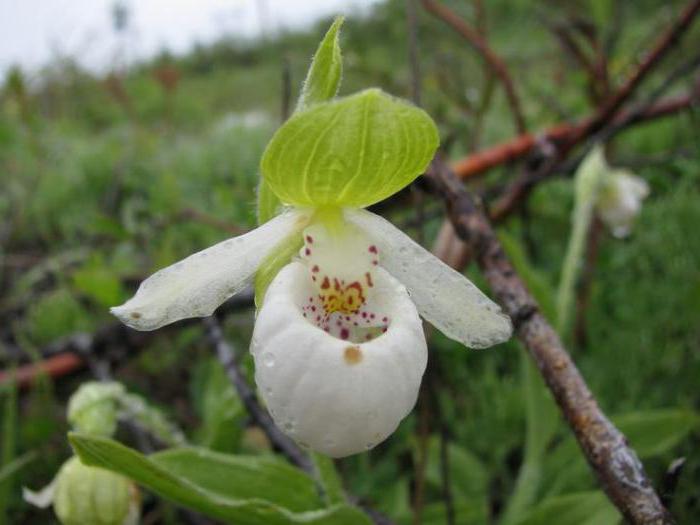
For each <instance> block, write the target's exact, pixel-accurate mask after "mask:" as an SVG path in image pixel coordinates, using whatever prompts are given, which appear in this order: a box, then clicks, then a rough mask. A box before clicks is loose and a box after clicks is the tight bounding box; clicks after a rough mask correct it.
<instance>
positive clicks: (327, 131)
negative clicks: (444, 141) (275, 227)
mask: <svg viewBox="0 0 700 525" xmlns="http://www.w3.org/2000/svg"><path fill="white" fill-rule="evenodd" d="M437 146H438V133H437V129H436V127H435V124H434V123H433V121H432V120H431V118H430V117H429V116H428V114H427V113H425V112H424V111H423V110H421V109H419V108H417V107H415V106H412V105H411V104H409V103H407V102H404V101H401V100H399V99H396V98H393V97H391V96H389V95H387V94H386V93H383V92H382V91H381V90H379V89H368V90H366V91H362V92H360V93H357V94H355V95H352V96H350V97H346V98H342V99H338V100H336V101H333V102H326V103H323V104H318V105H316V106H314V107H312V108H311V109H309V110H306V111H303V112H300V113H296V114H295V115H294V116H292V117H291V118H290V119H289V120H288V121H287V122H286V123H285V124H284V125H283V126H282V127H281V128H280V129H279V130H277V133H275V135H274V136H273V137H272V140H271V141H270V143H269V144H268V146H267V149H266V150H265V153H264V154H263V158H262V162H261V168H262V175H263V177H264V178H265V180H266V182H267V184H269V186H270V188H271V189H272V191H274V192H275V194H276V195H277V196H278V197H279V198H280V199H281V200H282V202H285V203H289V204H293V205H295V206H302V207H337V206H341V207H342V206H347V207H357V208H362V207H366V206H369V205H370V204H374V203H375V202H378V201H380V200H382V199H385V198H386V197H388V196H390V195H392V194H394V193H396V192H397V191H399V190H400V189H401V188H403V187H405V186H406V185H408V184H410V183H411V182H412V181H413V180H414V179H415V178H416V177H417V176H418V175H420V174H421V173H422V172H423V171H424V170H425V168H426V166H427V165H428V163H429V162H430V160H431V159H432V157H433V154H434V153H435V150H436V148H437Z"/></svg>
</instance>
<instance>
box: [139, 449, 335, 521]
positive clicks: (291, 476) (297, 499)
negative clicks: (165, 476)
mask: <svg viewBox="0 0 700 525" xmlns="http://www.w3.org/2000/svg"><path fill="white" fill-rule="evenodd" d="M149 458H150V460H151V461H153V462H154V463H156V464H157V465H159V466H161V467H163V468H165V469H166V470H167V471H168V472H170V473H171V474H174V475H176V476H179V477H181V478H185V479H187V480H188V481H190V482H191V483H194V484H195V485H197V486H198V487H201V488H203V489H206V490H208V491H210V492H212V493H214V494H218V495H221V496H223V497H226V498H231V499H257V498H260V499H264V500H266V501H269V502H271V503H275V504H277V505H280V506H283V507H285V508H287V509H289V510H292V511H295V512H303V511H305V510H312V509H316V508H318V507H320V506H321V505H322V503H321V500H320V499H319V497H318V491H317V490H316V485H315V483H314V481H313V479H311V477H309V476H308V475H306V474H305V473H304V472H302V471H301V470H299V469H297V468H294V467H292V466H290V465H289V464H287V463H286V462H284V461H282V460H279V459H277V458H275V457H273V456H270V457H264V456H241V455H233V454H222V453H220V452H212V451H209V450H206V449H203V448H174V449H169V450H166V451H164V452H158V453H156V454H152V455H151V456H150V457H149Z"/></svg>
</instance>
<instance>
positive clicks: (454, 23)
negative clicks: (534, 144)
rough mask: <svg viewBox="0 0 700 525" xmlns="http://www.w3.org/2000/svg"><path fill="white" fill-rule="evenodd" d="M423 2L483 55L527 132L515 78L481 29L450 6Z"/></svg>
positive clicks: (520, 127)
mask: <svg viewBox="0 0 700 525" xmlns="http://www.w3.org/2000/svg"><path fill="white" fill-rule="evenodd" d="M422 3H423V7H424V8H425V9H426V10H427V11H428V12H430V13H432V14H433V15H435V16H436V17H438V18H440V19H441V20H442V21H444V22H445V23H446V24H447V25H449V26H450V27H452V29H454V30H455V31H456V32H457V33H459V34H460V35H461V36H462V37H464V39H465V40H466V41H467V42H469V43H470V44H471V45H472V47H474V48H475V49H476V50H477V51H478V52H479V54H480V55H481V56H482V57H483V59H484V60H485V61H486V63H487V64H488V66H489V67H490V68H491V70H493V72H494V74H495V75H496V76H497V77H498V78H499V79H500V81H501V84H503V89H504V91H505V93H506V98H507V99H508V104H509V105H510V108H511V112H512V113H513V119H514V122H515V127H516V129H517V131H518V133H525V131H526V130H527V125H526V124H525V117H524V115H523V110H522V106H521V104H520V99H519V98H518V95H517V93H516V90H515V84H514V83H513V79H512V78H511V77H510V74H509V73H508V67H507V66H506V63H505V62H504V61H503V59H502V58H501V57H500V56H498V55H497V54H496V53H495V52H494V51H493V50H492V49H491V47H490V46H489V45H488V43H487V42H486V40H485V39H484V38H483V36H482V35H481V34H480V32H479V31H477V30H475V29H474V28H472V27H471V26H470V25H469V24H468V23H467V22H465V21H464V20H463V19H462V18H461V17H459V16H458V15H457V14H456V13H455V12H454V11H452V10H451V9H450V8H449V7H447V6H445V5H443V4H441V3H440V2H437V1H436V0H422Z"/></svg>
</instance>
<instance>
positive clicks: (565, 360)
mask: <svg viewBox="0 0 700 525" xmlns="http://www.w3.org/2000/svg"><path fill="white" fill-rule="evenodd" d="M426 178H427V179H428V181H429V182H430V183H431V184H432V186H433V187H434V188H435V190H436V191H437V192H438V193H439V194H440V195H441V196H442V198H443V199H444V200H445V202H446V205H447V208H448V212H449V214H450V218H451V220H452V223H453V225H454V227H455V230H456V232H457V234H458V235H459V237H460V238H462V239H463V240H464V241H465V242H468V243H469V244H470V245H471V246H472V247H473V249H474V253H475V257H476V260H477V262H478V264H479V266H480V267H481V269H482V271H483V273H484V276H485V278H486V280H487V281H488V283H489V285H490V286H491V290H492V292H493V294H494V296H495V297H496V299H497V301H498V302H499V303H500V304H501V306H502V307H503V308H504V310H505V312H506V313H507V314H508V315H509V316H510V317H511V319H512V320H513V324H514V326H515V331H516V335H517V337H518V338H519V339H520V341H521V342H522V343H523V345H524V346H525V347H526V348H527V350H528V352H529V353H530V355H531V356H532V358H533V359H534V361H535V363H536V364H537V367H538V368H539V370H540V373H541V374H542V376H543V377H544V379H545V381H546V383H547V386H548V387H549V389H550V390H551V392H552V395H553V396H554V398H555V400H556V401H557V403H558V405H559V408H560V409H561V411H562V413H563V414H564V416H565V418H566V420H567V421H568V423H569V426H570V427H571V429H572V430H573V432H574V434H575V436H576V439H577V440H578V442H579V445H580V446H581V449H582V450H583V452H584V455H585V456H586V459H587V460H588V463H589V464H590V466H591V467H592V469H593V471H594V472H595V474H596V476H597V478H598V480H599V481H600V483H601V485H602V488H603V490H604V491H605V493H606V494H607V495H608V497H609V498H610V500H611V501H612V502H613V503H614V504H615V506H616V507H617V508H618V509H619V510H620V512H621V513H622V515H623V516H624V517H625V518H626V519H627V520H629V521H630V522H631V523H633V524H649V523H658V524H670V523H673V519H672V518H671V516H670V514H669V512H668V511H667V510H666V509H665V508H664V506H663V504H662V503H661V500H660V499H659V496H658V495H657V494H656V492H655V491H654V489H653V487H652V485H651V483H650V482H649V479H648V478H647V476H646V474H645V472H644V468H643V466H642V464H641V462H640V461H639V459H638V457H637V455H636V453H635V452H634V450H632V449H631V448H630V447H629V446H628V444H627V440H626V439H625V437H624V435H623V434H622V433H621V432H620V431H619V430H618V429H617V428H616V427H615V426H614V425H613V424H612V423H611V422H610V420H609V419H608V418H607V417H606V416H605V414H604V413H603V412H602V410H601V409H600V407H599V406H598V403H597V401H596V400H595V398H594V396H593V393H592V392H591V391H590V389H589V388H588V386H587V385H586V382H585V380H584V379H583V377H582V376H581V374H580V372H579V371H578V369H577V368H576V365H575V364H574V362H573V361H572V360H571V357H570V356H569V354H568V353H567V352H566V350H565V349H564V347H563V345H562V343H561V341H560V339H559V337H558V335H557V334H556V332H555V331H554V329H553V328H552V327H551V325H549V323H548V322H547V320H546V319H545V318H544V317H543V316H542V314H541V313H540V312H539V308H538V305H537V303H536V301H535V299H534V298H533V297H532V296H531V295H530V293H529V292H528V290H527V288H526V287H525V285H524V284H523V282H522V281H521V279H520V278H519V277H518V275H517V273H516V272H515V269H514V268H513V266H512V264H511V263H510V261H509V260H508V258H507V256H506V255H505V252H504V251H503V248H502V247H501V245H500V242H499V241H498V239H497V237H496V234H495V232H494V231H493V228H492V227H491V225H490V223H489V221H488V219H487V218H486V216H485V215H484V214H483V212H482V211H481V210H480V209H479V208H477V206H476V205H475V204H474V202H473V201H472V198H471V196H470V195H469V194H468V193H467V191H466V189H465V188H464V187H463V186H462V185H461V184H460V183H459V181H458V180H457V178H456V177H455V175H454V173H452V172H451V170H450V169H449V167H448V166H447V165H446V164H445V163H444V162H442V161H441V160H440V159H439V158H438V159H436V160H435V161H434V162H433V164H432V166H431V169H430V170H429V172H428V173H427V174H426Z"/></svg>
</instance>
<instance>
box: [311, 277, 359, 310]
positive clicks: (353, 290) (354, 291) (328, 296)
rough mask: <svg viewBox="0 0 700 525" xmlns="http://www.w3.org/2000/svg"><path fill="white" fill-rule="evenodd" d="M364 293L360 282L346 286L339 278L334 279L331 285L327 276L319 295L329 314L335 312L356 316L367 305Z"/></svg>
mask: <svg viewBox="0 0 700 525" xmlns="http://www.w3.org/2000/svg"><path fill="white" fill-rule="evenodd" d="M363 291H364V290H363V288H362V285H361V284H360V283H359V282H358V281H355V282H352V283H350V284H348V285H344V284H343V283H342V282H340V281H339V280H338V279H337V278H334V279H333V282H332V283H331V280H330V278H329V277H327V276H326V277H324V278H323V281H322V282H321V293H320V294H319V295H320V296H321V302H322V303H323V309H324V310H325V311H326V313H327V314H332V313H333V312H341V313H344V314H354V313H356V312H357V311H358V310H359V309H360V308H361V307H362V305H363V304H365V296H364V293H363Z"/></svg>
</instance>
